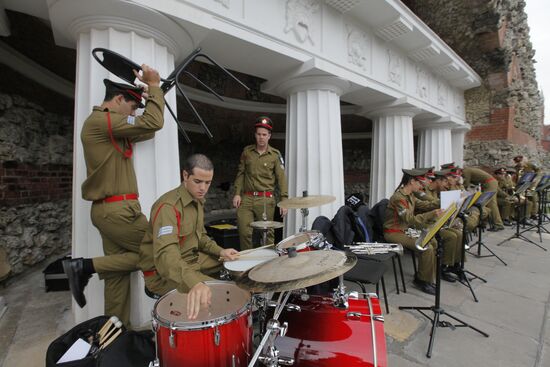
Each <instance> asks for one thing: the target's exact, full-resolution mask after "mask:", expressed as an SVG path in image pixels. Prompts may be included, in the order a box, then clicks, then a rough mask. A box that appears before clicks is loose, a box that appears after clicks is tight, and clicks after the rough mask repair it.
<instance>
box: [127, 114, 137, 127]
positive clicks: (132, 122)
mask: <svg viewBox="0 0 550 367" xmlns="http://www.w3.org/2000/svg"><path fill="white" fill-rule="evenodd" d="M126 122H127V123H128V124H130V125H135V124H136V118H135V116H128V117H127V118H126Z"/></svg>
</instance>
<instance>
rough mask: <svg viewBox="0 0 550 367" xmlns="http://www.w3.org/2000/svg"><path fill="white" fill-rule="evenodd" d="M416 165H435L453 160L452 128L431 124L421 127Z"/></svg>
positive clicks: (436, 167)
mask: <svg viewBox="0 0 550 367" xmlns="http://www.w3.org/2000/svg"><path fill="white" fill-rule="evenodd" d="M417 157H418V159H417V161H416V167H432V166H433V167H435V169H436V170H439V168H440V166H441V165H442V164H445V163H449V162H451V161H452V155H451V129H450V128H449V127H441V126H430V127H423V128H421V129H419V135H418V149H417Z"/></svg>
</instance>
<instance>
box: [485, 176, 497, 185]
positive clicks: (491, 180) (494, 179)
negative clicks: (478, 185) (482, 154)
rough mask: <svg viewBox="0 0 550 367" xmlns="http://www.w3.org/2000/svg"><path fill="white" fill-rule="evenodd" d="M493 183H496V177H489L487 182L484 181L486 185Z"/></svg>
mask: <svg viewBox="0 0 550 367" xmlns="http://www.w3.org/2000/svg"><path fill="white" fill-rule="evenodd" d="M493 181H496V178H494V177H489V178H488V179H486V180H485V181H483V183H484V184H486V183H489V182H493Z"/></svg>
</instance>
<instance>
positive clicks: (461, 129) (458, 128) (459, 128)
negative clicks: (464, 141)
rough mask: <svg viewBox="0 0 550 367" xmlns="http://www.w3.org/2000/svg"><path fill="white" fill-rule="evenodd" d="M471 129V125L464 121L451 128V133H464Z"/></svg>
mask: <svg viewBox="0 0 550 367" xmlns="http://www.w3.org/2000/svg"><path fill="white" fill-rule="evenodd" d="M470 130H472V125H470V124H468V123H466V124H462V125H459V126H456V127H453V128H452V129H451V134H466V133H467V132H468V131H470Z"/></svg>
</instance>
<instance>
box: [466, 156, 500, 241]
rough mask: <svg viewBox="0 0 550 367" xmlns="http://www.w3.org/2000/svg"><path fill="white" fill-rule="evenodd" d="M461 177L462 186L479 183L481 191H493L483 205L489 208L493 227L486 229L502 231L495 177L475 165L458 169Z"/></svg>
mask: <svg viewBox="0 0 550 367" xmlns="http://www.w3.org/2000/svg"><path fill="white" fill-rule="evenodd" d="M460 171H461V172H462V177H463V178H464V186H465V187H468V186H469V185H470V184H473V185H480V186H481V191H482V192H494V193H495V195H494V196H493V197H492V198H491V199H489V201H488V202H487V204H485V207H486V208H488V209H489V210H490V212H489V219H491V221H492V222H493V227H492V228H489V229H488V231H502V230H503V229H504V223H503V222H502V218H501V217H500V211H499V210H498V204H497V198H496V192H497V190H498V182H497V180H496V178H494V177H493V176H491V175H490V174H489V173H487V172H485V171H484V170H482V169H479V168H475V167H464V169H462V170H460Z"/></svg>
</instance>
